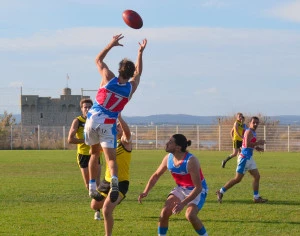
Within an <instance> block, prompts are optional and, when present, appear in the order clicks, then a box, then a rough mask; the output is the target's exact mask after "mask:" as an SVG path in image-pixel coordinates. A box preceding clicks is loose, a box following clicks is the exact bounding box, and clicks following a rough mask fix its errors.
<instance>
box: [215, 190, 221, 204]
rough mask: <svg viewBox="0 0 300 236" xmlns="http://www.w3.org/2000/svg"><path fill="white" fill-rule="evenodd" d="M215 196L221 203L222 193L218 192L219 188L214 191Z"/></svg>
mask: <svg viewBox="0 0 300 236" xmlns="http://www.w3.org/2000/svg"><path fill="white" fill-rule="evenodd" d="M216 195H217V198H218V202H219V203H222V198H223V193H221V192H220V190H218V191H217V192H216Z"/></svg>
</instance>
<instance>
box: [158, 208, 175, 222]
mask: <svg viewBox="0 0 300 236" xmlns="http://www.w3.org/2000/svg"><path fill="white" fill-rule="evenodd" d="M171 215H172V209H169V207H164V208H163V209H162V210H161V213H160V218H162V219H166V218H169V217H170V216H171Z"/></svg>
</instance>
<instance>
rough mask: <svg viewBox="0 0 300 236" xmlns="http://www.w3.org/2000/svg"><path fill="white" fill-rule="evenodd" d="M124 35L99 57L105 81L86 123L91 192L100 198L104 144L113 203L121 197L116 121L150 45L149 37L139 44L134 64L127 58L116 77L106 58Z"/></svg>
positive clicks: (128, 98)
mask: <svg viewBox="0 0 300 236" xmlns="http://www.w3.org/2000/svg"><path fill="white" fill-rule="evenodd" d="M123 37H124V36H123V35H122V34H119V35H115V36H113V39H112V40H111V42H110V43H109V44H108V45H107V46H106V47H105V48H104V49H103V50H102V51H101V52H100V53H99V54H98V55H97V57H96V60H95V62H96V65H97V68H98V71H99V73H100V75H101V77H102V80H101V82H100V88H99V90H98V92H97V94H96V98H95V101H94V104H93V106H92V108H91V109H90V110H89V112H88V114H87V121H86V126H85V142H86V144H87V145H90V146H91V159H90V163H89V171H90V182H89V195H90V196H91V197H93V198H94V197H99V193H98V192H97V190H96V188H97V187H96V182H95V179H96V178H97V160H98V157H99V150H100V147H102V150H103V153H104V156H105V160H106V163H107V164H108V167H109V171H110V173H111V176H112V177H111V191H110V195H109V197H110V200H111V201H112V202H115V201H116V200H117V199H118V196H119V189H118V167H117V164H116V146H117V140H116V134H117V130H116V120H117V118H118V114H119V113H120V112H121V111H122V110H123V108H124V107H125V105H126V104H127V103H128V101H129V100H130V99H131V97H132V95H133V93H134V92H135V91H136V89H137V87H138V85H139V82H140V77H141V74H142V71H143V57H142V56H143V51H144V49H145V47H146V45H147V40H146V39H144V40H143V42H142V43H139V49H138V55H137V60H136V63H135V64H134V63H133V62H132V61H130V60H128V59H127V58H125V59H123V60H122V61H121V62H120V63H119V75H118V77H116V76H115V75H114V73H113V72H112V71H110V70H109V68H108V66H107V65H106V64H105V62H104V58H105V56H106V55H107V53H108V52H109V51H110V50H111V49H112V48H113V47H116V46H123V45H122V44H120V42H119V41H120V40H121V39H122V38H123Z"/></svg>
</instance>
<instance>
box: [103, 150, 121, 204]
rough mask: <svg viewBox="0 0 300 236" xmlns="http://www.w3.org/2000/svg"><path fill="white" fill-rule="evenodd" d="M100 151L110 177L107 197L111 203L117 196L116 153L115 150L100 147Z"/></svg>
mask: <svg viewBox="0 0 300 236" xmlns="http://www.w3.org/2000/svg"><path fill="white" fill-rule="evenodd" d="M102 149H103V152H104V155H105V161H106V163H107V165H108V168H109V171H110V175H111V182H110V187H111V191H110V194H109V197H110V200H111V202H115V201H117V199H118V196H119V181H118V165H117V162H116V156H117V153H116V149H115V148H107V147H102Z"/></svg>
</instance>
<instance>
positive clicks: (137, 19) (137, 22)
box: [122, 10, 143, 29]
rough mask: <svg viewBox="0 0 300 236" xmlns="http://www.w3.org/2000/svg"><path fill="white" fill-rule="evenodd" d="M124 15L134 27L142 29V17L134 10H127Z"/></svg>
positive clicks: (125, 19) (126, 21)
mask: <svg viewBox="0 0 300 236" xmlns="http://www.w3.org/2000/svg"><path fill="white" fill-rule="evenodd" d="M122 17H123V20H124V22H125V23H126V24H127V25H128V26H129V27H131V28H133V29H140V28H142V27H143V20H142V17H141V16H140V15H139V14H138V13H137V12H135V11H133V10H125V11H124V12H123V14H122Z"/></svg>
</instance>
